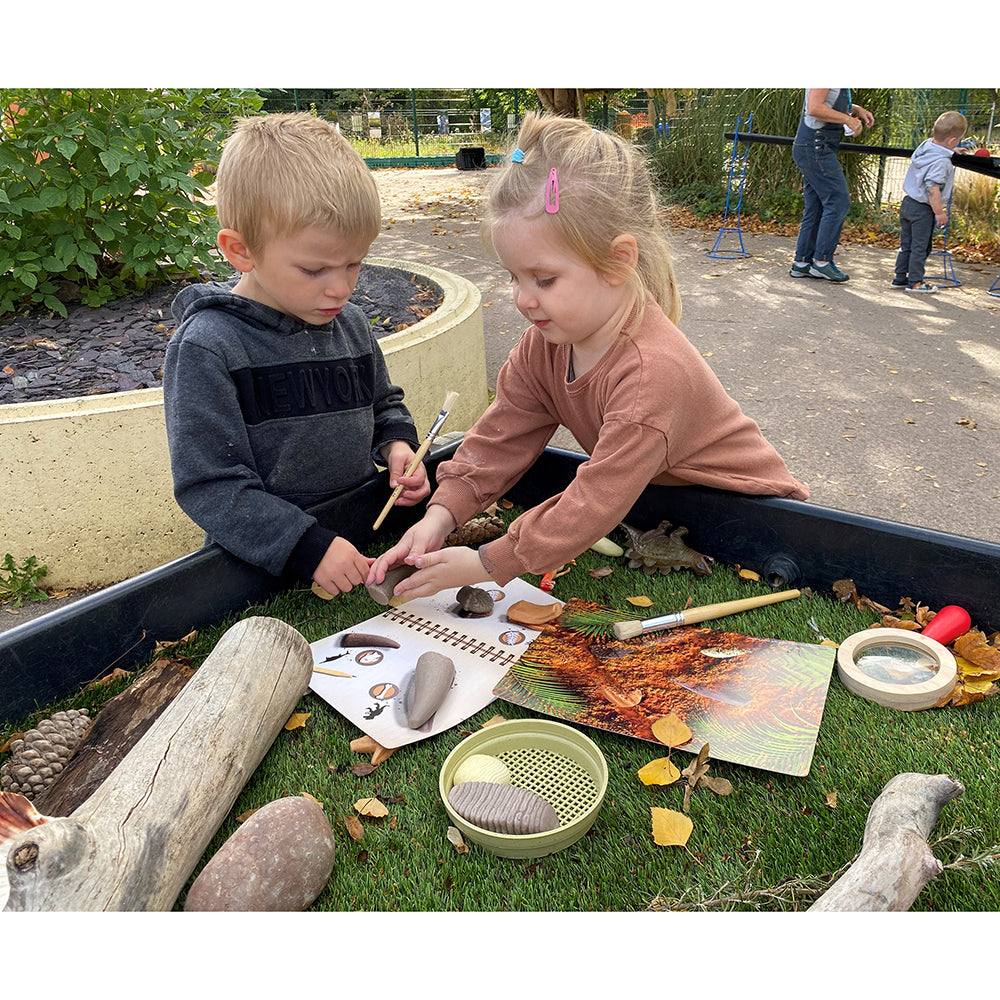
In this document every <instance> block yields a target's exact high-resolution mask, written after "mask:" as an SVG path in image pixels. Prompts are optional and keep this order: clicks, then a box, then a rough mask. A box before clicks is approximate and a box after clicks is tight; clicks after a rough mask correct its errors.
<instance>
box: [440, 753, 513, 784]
mask: <svg viewBox="0 0 1000 1000" xmlns="http://www.w3.org/2000/svg"><path fill="white" fill-rule="evenodd" d="M452 781H453V782H454V784H456V785H461V784H462V783H463V782H466V781H488V782H491V783H492V784H494V785H509V784H510V769H509V768H508V767H507V765H506V764H505V763H504V762H503V761H502V760H501V759H500V758H499V757H494V756H492V755H491V754H488V753H472V754H469V756H468V757H466V758H465V760H463V761H462V763H461V764H459V765H458V767H456V768H455V777H454V778H453V779H452Z"/></svg>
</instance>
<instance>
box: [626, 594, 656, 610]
mask: <svg viewBox="0 0 1000 1000" xmlns="http://www.w3.org/2000/svg"><path fill="white" fill-rule="evenodd" d="M625 600H626V601H628V602H629V604H634V605H635V606H636V607H637V608H648V607H650V605H652V603H653V602H652V601H651V600H650V599H649V598H648V597H646V595H645V594H640V595H639V596H638V597H626V598H625Z"/></svg>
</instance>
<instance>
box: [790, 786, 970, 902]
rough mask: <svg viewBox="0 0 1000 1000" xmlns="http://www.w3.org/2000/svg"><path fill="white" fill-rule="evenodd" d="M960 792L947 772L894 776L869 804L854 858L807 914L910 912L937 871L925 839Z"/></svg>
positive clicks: (939, 868) (961, 789)
mask: <svg viewBox="0 0 1000 1000" xmlns="http://www.w3.org/2000/svg"><path fill="white" fill-rule="evenodd" d="M964 791H965V789H964V788H963V786H962V784H961V782H959V781H956V780H955V779H954V778H951V777H949V776H948V775H947V774H897V775H896V777H895V778H893V779H891V780H890V781H889V782H888V783H887V784H886V786H885V788H883V789H882V792H881V794H880V795H879V797H878V798H877V799H876V800H875V801H874V802H873V803H872V807H871V809H870V810H869V812H868V822H867V823H866V824H865V834H864V839H863V840H862V845H861V852H860V853H859V854H858V857H857V860H856V861H855V862H854V864H852V865H851V867H850V868H849V869H848V870H847V872H846V873H845V874H844V875H842V876H841V877H840V878H839V879H837V881H836V882H834V883H833V885H832V886H830V888H829V889H827V891H826V892H825V893H823V895H822V896H820V898H819V899H817V900H816V902H815V903H813V905H812V906H810V907H809V912H810V913H811V912H813V911H820V912H835V911H855V910H865V911H876V910H892V911H899V910H908V909H909V908H910V907H911V906H912V905H913V901H914V900H915V899H916V898H917V895H918V893H919V892H920V890H921V889H922V888H923V887H924V886H925V885H927V883H928V882H930V880H931V879H933V878H935V877H936V876H937V875H939V874H940V873H941V870H942V867H943V866H942V864H941V862H940V861H938V859H937V858H936V857H934V854H933V852H932V851H931V849H930V847H929V846H928V843H927V838H928V836H929V835H930V832H931V830H932V829H933V827H934V824H935V823H936V822H937V819H938V816H939V815H940V814H941V810H942V809H943V808H944V806H945V804H946V803H948V802H950V801H951V800H952V799H954V798H957V797H958V796H959V795H961V794H962V792H964Z"/></svg>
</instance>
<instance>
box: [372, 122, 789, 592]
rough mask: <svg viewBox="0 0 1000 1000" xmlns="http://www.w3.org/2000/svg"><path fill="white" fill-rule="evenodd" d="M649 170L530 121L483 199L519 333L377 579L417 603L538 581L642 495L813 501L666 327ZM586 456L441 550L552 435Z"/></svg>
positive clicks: (670, 323)
mask: <svg viewBox="0 0 1000 1000" xmlns="http://www.w3.org/2000/svg"><path fill="white" fill-rule="evenodd" d="M657 210H658V206H657V201H656V197H655V193H654V191H653V188H652V184H651V180H650V177H649V174H648V172H647V169H646V166H645V164H644V162H643V160H642V159H641V157H640V156H639V154H638V153H636V152H635V151H634V150H633V148H632V146H631V144H630V143H628V142H627V141H626V140H624V139H622V138H620V137H619V136H617V135H614V134H612V133H609V132H603V131H596V130H594V129H591V128H590V126H588V125H587V124H586V123H585V122H582V121H579V120H576V119H570V118H559V117H545V116H535V115H529V116H528V117H527V118H526V119H525V121H524V124H523V126H522V128H521V131H520V134H519V136H518V147H517V149H515V150H514V152H513V153H512V154H511V157H510V160H509V162H508V163H507V164H505V166H504V167H503V169H502V170H501V172H500V173H499V176H497V177H496V178H495V179H494V180H493V182H492V183H491V185H490V189H489V193H488V204H487V217H486V222H487V225H488V232H489V236H490V238H491V240H492V244H493V247H494V249H495V251H496V253H497V256H498V257H499V260H500V263H501V264H502V265H503V267H504V268H506V269H507V271H509V272H510V276H511V282H512V288H513V294H514V300H515V303H516V305H517V308H518V310H519V311H520V312H521V314H522V315H523V316H524V317H525V319H527V320H528V322H529V323H530V324H531V325H530V326H529V327H528V329H527V330H526V331H525V332H524V334H523V335H522V337H521V339H520V341H519V342H518V344H517V345H516V346H515V347H514V349H513V350H512V351H511V353H510V356H509V358H508V359H507V361H506V362H505V363H504V365H503V367H502V369H501V371H500V374H499V376H498V378H497V391H496V399H495V400H494V402H493V403H492V404H491V405H490V407H489V408H488V409H487V410H486V412H485V413H484V414H483V416H482V417H481V418H480V419H479V420H478V421H477V423H476V425H475V426H474V427H473V428H472V429H471V430H469V431H468V432H467V433H466V435H465V437H464V440H463V441H462V444H461V445H460V446H459V448H458V450H457V451H456V453H455V455H454V457H453V458H452V459H451V460H450V461H448V462H443V463H442V464H441V465H440V466H439V467H438V471H437V482H438V488H437V490H436V491H435V493H434V494H433V496H432V497H431V499H430V500H429V501H428V507H427V512H426V514H425V516H424V517H423V519H422V520H421V521H419V522H417V524H415V525H414V526H413V527H411V528H410V529H409V530H408V531H407V532H406V533H405V534H404V535H403V537H402V539H401V540H400V541H399V543H398V544H397V545H395V546H393V547H392V548H391V549H389V550H388V551H387V552H385V553H384V554H383V555H382V556H380V557H379V558H378V559H377V560H376V561H375V563H374V564H373V566H372V569H371V572H370V573H369V575H368V582H369V583H371V582H379V583H380V582H382V579H383V578H384V575H385V572H386V570H388V569H389V568H391V567H393V566H396V565H398V564H400V563H407V564H409V565H414V566H417V567H419V571H418V572H416V573H414V574H413V575H412V576H410V577H409V578H408V579H406V580H404V581H402V582H401V583H399V584H397V585H396V588H395V593H396V594H397V595H400V596H402V595H405V596H407V597H422V596H426V595H428V594H432V593H435V592H436V591H439V590H443V589H446V588H449V587H460V586H463V585H465V584H474V583H479V582H482V581H485V580H487V579H489V580H493V581H494V582H495V583H497V584H500V585H503V584H505V583H507V582H508V581H509V580H511V579H513V578H514V577H516V576H518V575H520V574H522V573H526V572H527V573H533V574H543V573H546V572H549V571H551V570H554V569H557V568H558V567H560V566H562V565H564V564H565V563H567V562H569V560H570V559H573V558H575V557H576V556H577V555H579V554H580V553H581V552H583V551H584V550H586V549H587V548H589V546H590V545H592V544H593V543H594V542H595V541H597V540H598V539H599V538H601V537H602V536H603V535H606V534H608V533H609V532H611V531H612V530H613V529H614V528H615V527H616V525H617V524H618V523H619V522H620V521H621V520H622V519H623V518H624V517H625V515H626V514H627V512H628V511H629V510H630V508H631V507H632V506H633V504H634V503H635V501H636V499H637V498H638V497H639V494H640V493H641V492H642V491H643V489H645V487H646V486H647V485H648V484H649V483H657V484H668V485H677V486H681V485H685V484H691V483H700V484H703V485H707V486H714V487H719V488H721V489H729V490H737V491H740V492H745V493H756V494H765V495H772V496H784V497H795V498H798V499H804V498H805V497H807V496H808V491H807V489H806V487H805V486H803V485H802V484H800V483H798V482H797V481H796V480H795V479H793V478H792V476H791V475H790V474H789V472H788V469H787V468H786V467H785V463H784V462H783V461H782V460H781V458H780V457H779V456H778V454H777V452H776V451H775V450H774V448H773V447H772V446H771V445H770V444H769V443H768V442H767V441H766V440H765V439H764V437H763V435H762V434H761V432H760V429H759V428H758V426H757V424H756V423H754V422H753V421H752V420H751V419H750V418H748V417H747V416H745V415H744V414H743V413H742V412H741V410H740V408H739V406H738V405H737V403H736V402H735V401H734V400H733V399H731V398H730V397H729V396H728V395H727V394H726V392H725V390H724V389H723V387H722V385H721V383H720V382H719V380H718V379H717V378H716V376H715V375H714V374H713V372H712V370H711V369H710V368H709V366H708V364H707V362H706V361H705V359H704V358H703V357H702V356H701V354H700V353H699V352H698V350H697V349H696V348H695V347H694V346H693V345H692V344H691V343H689V342H688V340H687V339H686V338H685V337H684V335H683V334H682V333H681V332H680V330H678V329H677V327H676V326H675V325H674V324H675V321H676V320H677V319H678V318H679V315H680V300H679V297H678V293H677V288H676V285H675V283H674V275H673V268H672V265H671V262H670V255H669V252H668V249H667V246H666V244H665V241H664V237H663V235H662V232H661V231H660V227H659V225H658V220H657ZM560 424H562V425H565V426H566V427H567V428H569V430H570V431H571V432H572V434H573V436H574V437H575V438H576V440H577V442H578V443H579V444H580V446H581V447H582V448H583V449H584V450H585V451H586V453H587V454H588V455H589V458H588V460H587V461H585V462H583V463H581V465H580V466H579V469H578V470H577V473H576V475H575V477H574V479H573V481H572V482H571V483H570V485H569V486H567V488H566V489H565V490H564V491H563V492H561V493H559V494H558V495H556V496H554V497H551V498H550V499H548V500H546V501H544V502H543V503H541V504H539V505H538V506H537V507H534V508H532V509H531V510H529V511H527V512H526V513H524V514H523V515H521V516H520V517H518V518H517V519H516V520H514V521H513V522H512V523H511V525H510V528H509V530H508V531H507V533H506V535H504V536H502V537H500V538H498V539H495V540H494V541H492V542H489V543H488V544H486V545H483V546H481V547H480V548H479V550H478V551H476V550H473V549H471V548H467V547H464V546H453V547H448V548H444V549H442V548H441V546H442V544H443V542H444V539H445V537H446V536H447V535H448V533H449V532H451V531H452V530H453V529H454V528H455V527H456V526H459V525H462V524H464V523H465V522H466V521H467V520H468V519H469V518H470V517H472V516H474V515H476V514H478V513H480V512H481V511H483V510H485V509H486V508H487V507H488V506H489V505H490V504H491V503H492V502H494V501H495V500H497V499H498V498H500V497H502V496H503V494H504V493H505V492H506V491H507V490H508V489H509V488H510V487H511V486H512V485H513V484H514V483H515V482H517V480H518V479H519V478H520V477H521V475H522V474H523V473H524V472H525V471H526V470H527V469H528V468H529V466H530V465H531V464H532V463H533V462H534V461H535V459H536V458H537V457H538V455H539V454H540V453H541V452H542V451H543V450H544V448H545V446H546V444H547V443H548V441H549V440H550V438H551V437H552V435H553V434H554V433H555V431H556V429H557V428H558V427H559V425H560Z"/></svg>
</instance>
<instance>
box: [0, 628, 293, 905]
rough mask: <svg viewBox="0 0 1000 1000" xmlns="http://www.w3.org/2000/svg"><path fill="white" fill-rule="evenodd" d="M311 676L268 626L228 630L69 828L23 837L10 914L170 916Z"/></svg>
mask: <svg viewBox="0 0 1000 1000" xmlns="http://www.w3.org/2000/svg"><path fill="white" fill-rule="evenodd" d="M311 674H312V653H311V651H310V649H309V645H308V643H307V642H306V641H305V639H303V638H302V636H301V635H299V633H298V632H296V631H295V629H293V628H291V626H289V625H286V624H285V623H284V622H280V621H277V620H276V619H273V618H248V619H245V620H244V621H241V622H237V623H236V624H235V625H234V626H233V627H232V628H231V629H229V631H228V632H226V634H225V635H224V636H223V637H222V638H221V639H220V640H219V643H218V645H217V646H216V647H215V649H214V650H213V651H212V653H211V654H210V655H209V657H208V658H207V659H206V660H205V663H204V664H203V665H202V666H201V668H200V669H199V670H198V671H197V672H196V674H195V675H194V677H192V678H191V680H189V681H188V682H187V684H186V685H185V687H184V689H183V691H181V693H180V694H179V695H178V696H177V697H176V698H175V699H174V701H173V702H172V704H171V705H170V706H169V708H167V709H166V711H164V712H163V714H162V715H161V716H160V717H159V719H157V721H156V723H155V724H154V725H153V726H152V727H151V728H150V729H149V731H148V732H147V733H146V734H145V736H143V738H142V739H141V740H140V741H139V742H138V743H137V744H136V745H135V747H134V748H133V749H132V750H131V751H130V752H129V754H128V755H127V756H126V757H125V759H124V760H123V761H122V762H121V764H119V765H118V767H117V768H116V769H115V770H114V771H113V772H112V774H111V775H110V777H108V778H107V779H106V780H105V781H104V782H103V784H101V786H100V787H99V788H98V789H97V790H96V791H95V792H94V793H93V794H92V795H91V796H90V798H88V799H87V801H86V802H84V803H83V804H82V805H81V806H80V807H79V808H78V809H77V810H76V811H75V812H74V814H73V815H72V816H71V817H66V818H57V819H52V820H50V821H49V822H47V823H43V824H42V825H41V826H37V827H34V828H33V829H31V830H29V831H27V832H26V833H24V834H22V835H21V836H20V837H19V838H18V839H17V840H15V841H14V842H13V843H12V844H11V846H10V851H9V853H8V856H7V875H8V877H9V879H10V898H9V900H8V903H7V906H6V909H7V910H30V911H47V910H57V911H62V910H115V911H123V910H169V909H170V908H171V907H172V906H173V904H174V902H175V901H176V899H177V896H178V895H179V894H180V891H181V889H182V888H183V887H184V883H185V882H186V881H187V879H188V877H189V876H190V874H191V872H192V871H193V870H194V867H195V865H196V864H197V863H198V860H199V859H200V858H201V856H202V854H203V853H204V851H205V848H206V847H207V845H208V843H209V841H210V840H211V839H212V837H213V836H214V835H215V833H216V831H217V830H218V828H219V826H220V825H221V823H222V821H223V819H224V818H225V816H226V814H227V813H228V812H229V810H230V808H231V807H232V805H233V802H234V801H235V800H236V797H237V795H238V794H239V792H240V790H241V789H242V788H243V786H244V784H245V783H246V781H247V779H248V778H249V777H250V775H251V774H252V773H253V771H254V770H255V769H256V767H257V765H258V764H259V763H260V761H261V759H262V758H263V757H264V754H265V753H266V752H267V750H268V748H269V747H270V746H271V743H272V742H273V741H274V739H275V737H276V736H277V735H278V733H279V732H280V731H281V728H282V727H283V726H284V724H285V722H286V721H287V720H288V716H289V715H290V714H291V712H292V710H293V709H294V707H295V705H296V703H297V702H298V700H299V698H300V697H301V696H302V695H303V694H304V693H305V691H306V689H307V687H308V684H309V679H310V676H311Z"/></svg>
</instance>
